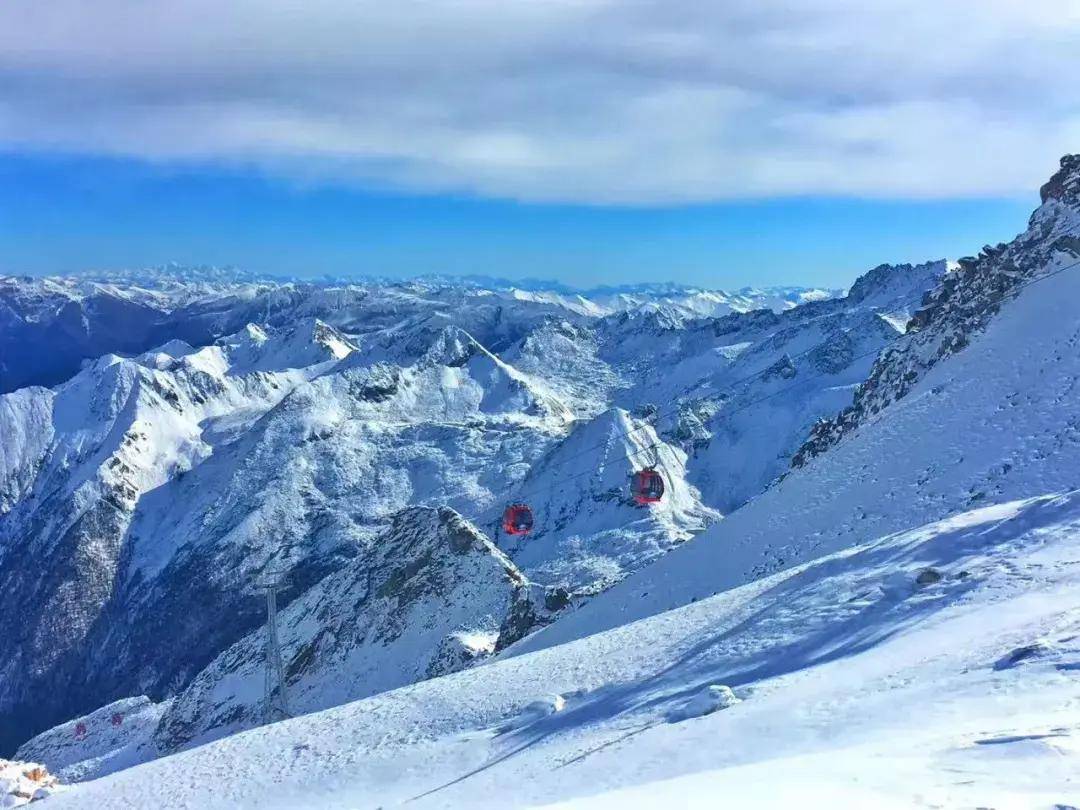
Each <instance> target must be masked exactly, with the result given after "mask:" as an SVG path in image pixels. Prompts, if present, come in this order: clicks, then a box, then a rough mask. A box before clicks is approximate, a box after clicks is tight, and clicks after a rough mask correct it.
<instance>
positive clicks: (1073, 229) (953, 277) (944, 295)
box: [792, 155, 1080, 467]
mask: <svg viewBox="0 0 1080 810" xmlns="http://www.w3.org/2000/svg"><path fill="white" fill-rule="evenodd" d="M1041 196H1042V200H1043V203H1042V205H1041V206H1040V207H1039V208H1038V209H1036V211H1035V212H1034V213H1033V214H1032V216H1031V219H1030V220H1029V222H1028V228H1027V230H1026V231H1025V232H1024V233H1022V234H1020V235H1019V236H1018V237H1017V238H1016V239H1014V240H1013V241H1012V242H1009V243H1007V244H1006V243H1002V244H999V245H996V246H989V245H988V246H986V247H984V248H983V249H982V251H981V252H980V253H979V255H978V256H976V257H969V258H964V259H961V260H960V262H959V264H958V267H957V268H956V269H955V270H953V271H952V272H950V273H948V274H947V275H946V276H945V277H944V278H943V279H942V281H941V283H940V284H939V285H938V286H937V287H935V288H934V289H933V290H931V291H930V292H929V293H928V294H927V295H926V297H925V298H924V299H923V302H922V306H921V307H920V308H919V310H918V311H917V312H915V314H914V316H913V317H912V319H911V322H910V323H909V324H908V328H907V334H906V335H905V337H904V338H902V339H901V340H900V341H898V342H897V343H896V344H895V345H893V346H890V347H889V348H887V349H886V350H885V351H884V352H883V353H882V355H881V356H880V357H879V358H878V360H877V361H876V362H875V363H874V365H873V367H872V368H871V370H870V374H869V376H868V378H867V379H866V381H865V382H864V383H862V384H861V385H860V386H859V387H858V388H857V389H856V391H855V396H854V401H853V402H852V404H851V405H850V406H849V407H847V408H845V409H844V410H843V411H841V412H840V413H839V414H837V415H836V416H835V417H833V418H831V419H824V420H821V421H819V422H818V423H817V424H815V425H814V427H813V429H812V430H811V433H810V436H809V438H808V439H807V440H806V441H805V442H804V443H803V445H802V446H801V447H800V448H799V450H798V452H796V453H795V455H794V456H793V457H792V466H794V467H801V466H803V465H805V464H806V463H807V462H809V461H810V459H812V458H814V457H815V456H818V455H820V454H821V453H824V452H825V451H827V450H828V449H829V448H830V447H832V446H833V445H835V444H836V443H837V442H839V441H840V440H841V439H843V438H844V436H846V435H847V434H849V433H850V432H852V431H853V430H856V429H857V428H858V427H859V426H860V425H862V424H863V423H864V422H865V421H866V420H868V419H870V418H872V417H873V416H874V415H875V414H877V413H879V412H880V411H881V410H882V409H884V408H887V407H888V406H889V405H891V404H892V403H893V402H896V401H897V400H899V399H901V398H903V397H904V396H906V395H907V393H908V392H909V391H910V390H911V389H912V388H913V387H914V385H915V384H916V383H917V382H918V381H919V380H920V379H921V378H922V376H923V375H924V374H925V373H926V372H927V371H928V370H929V369H930V368H933V367H934V366H935V365H936V364H937V363H939V362H941V361H942V360H943V359H945V358H946V357H949V356H950V355H953V354H955V353H956V352H959V351H962V350H963V349H964V348H965V347H966V346H967V345H968V344H969V343H970V342H971V341H972V340H973V339H975V337H976V335H978V333H979V332H981V331H982V330H983V329H984V328H985V327H986V325H987V323H989V322H990V320H991V319H993V318H994V316H995V315H996V314H997V312H998V311H999V310H1000V309H1001V307H1002V306H1003V305H1005V304H1006V303H1007V302H1008V300H1009V299H1010V297H1011V296H1012V295H1013V292H1014V290H1015V288H1017V287H1018V286H1019V285H1022V284H1024V283H1026V282H1028V281H1030V280H1032V279H1033V278H1035V277H1036V276H1038V275H1039V274H1040V273H1043V272H1046V271H1053V270H1054V268H1057V267H1062V266H1065V265H1067V264H1070V263H1072V262H1076V261H1077V260H1078V259H1080V155H1067V156H1065V157H1063V158H1062V159H1061V168H1060V169H1059V170H1058V172H1057V173H1056V174H1054V176H1053V177H1052V178H1051V179H1050V181H1049V182H1048V183H1046V185H1044V186H1043V187H1042V193H1041Z"/></svg>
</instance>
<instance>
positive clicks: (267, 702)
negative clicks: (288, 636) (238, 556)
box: [255, 571, 292, 723]
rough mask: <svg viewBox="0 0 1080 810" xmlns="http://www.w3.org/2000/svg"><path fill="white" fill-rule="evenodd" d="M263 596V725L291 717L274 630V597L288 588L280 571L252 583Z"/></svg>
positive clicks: (268, 573) (263, 575) (277, 641)
mask: <svg viewBox="0 0 1080 810" xmlns="http://www.w3.org/2000/svg"><path fill="white" fill-rule="evenodd" d="M255 585H256V587H257V588H258V589H259V590H260V591H262V592H263V593H265V594H266V682H265V695H264V698H263V723H276V722H277V721H278V720H285V719H287V718H289V717H292V715H291V714H290V713H289V699H288V695H287V694H286V692H285V667H284V665H283V664H282V663H281V643H280V641H279V640H278V629H277V594H278V591H282V590H284V589H285V588H287V587H288V586H289V582H288V578H287V577H286V575H285V572H284V571H266V572H264V573H263V574H262V576H261V577H260V578H259V580H258V581H256V583H255Z"/></svg>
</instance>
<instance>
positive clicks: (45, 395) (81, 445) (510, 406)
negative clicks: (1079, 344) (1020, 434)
mask: <svg viewBox="0 0 1080 810" xmlns="http://www.w3.org/2000/svg"><path fill="white" fill-rule="evenodd" d="M928 267H929V268H930V269H929V270H927V269H925V268H923V269H918V270H916V269H912V268H896V269H895V273H893V274H891V275H890V274H889V273H885V275H887V276H889V279H890V282H891V283H893V284H894V285H898V286H899V287H901V288H903V290H904V292H901V293H896V294H893V293H892V292H891V293H889V294H888V295H886V296H885V298H887V299H888V300H887V301H885V300H884V299H883V300H882V301H879V302H877V303H875V304H874V305H873V306H874V307H878V308H881V307H886V308H888V306H893V307H894V308H895V309H896V310H897V311H901V310H903V309H904V308H905V307H909V306H910V305H911V304H912V301H914V300H915V299H916V298H918V297H919V296H921V294H922V292H923V290H924V289H925V288H927V287H928V286H929V285H930V284H932V283H933V279H934V278H936V275H938V274H939V273H940V271H941V268H943V265H940V266H939V265H932V266H928ZM4 285H5V286H4V289H5V290H6V292H5V295H6V296H7V298H5V300H8V299H12V300H15V299H17V300H18V301H19V302H20V303H19V309H18V312H19V313H21V315H20V318H21V320H19V321H18V323H19V324H21V326H20V328H22V329H24V330H25V329H32V330H33V329H36V330H38V331H37V332H34V337H33V338H31V337H28V336H27V333H25V331H24V332H20V333H18V334H15V333H12V334H15V336H14V337H13V338H12V339H13V340H15V339H17V340H19V341H20V346H22V347H23V348H24V349H26V348H27V347H29V348H30V349H31V350H33V351H42V350H44V349H45V348H46V347H47V346H49V342H48V339H49V336H50V335H51V333H52V330H53V329H55V327H56V321H55V318H54V315H55V312H56V311H57V302H60V304H59V309H61V310H62V309H64V308H68V309H69V310H71V311H72V312H73V313H75V314H74V315H72V317H75V318H76V320H78V322H79V324H80V329H82V332H80V333H79V334H80V335H82V336H83V337H84V338H86V339H90V338H93V339H94V340H98V339H100V340H102V341H104V342H105V343H108V341H109V340H110V338H109V335H108V333H107V332H102V330H100V329H99V328H98V326H97V322H96V320H95V315H94V313H97V312H98V311H99V310H101V309H102V308H103V307H104V305H102V304H101V302H102V301H107V302H109V306H114V305H115V306H125V307H133V308H135V310H133V311H136V310H137V311H138V312H139V313H142V316H140V317H143V320H142V321H140V323H141V324H142V328H143V332H141V333H139V334H138V335H136V337H133V338H132V341H133V343H134V344H138V343H140V342H146V341H148V340H149V339H150V336H151V335H153V336H154V337H155V338H157V339H160V342H159V343H158V344H157V345H156V346H154V347H153V348H151V349H148V350H146V351H143V352H142V353H136V354H133V355H128V356H122V355H121V354H117V353H107V354H104V355H103V356H101V357H99V358H97V359H94V360H92V361H84V362H82V367H81V369H80V370H79V371H78V372H77V373H75V374H74V376H71V377H70V379H67V380H65V381H64V382H61V383H60V384H58V385H56V386H54V387H52V388H42V387H36V386H30V387H23V388H19V389H18V390H16V391H13V392H11V393H9V394H6V395H3V396H0V428H2V429H3V433H4V436H5V442H4V447H3V451H2V455H0V473H2V475H0V540H2V542H0V585H2V586H3V587H2V593H0V624H2V627H0V630H2V631H3V632H2V633H0V660H2V661H3V664H2V665H0V676H2V677H0V716H2V717H5V718H9V719H10V722H4V723H2V724H0V726H2V727H3V728H4V729H5V730H6V731H7V733H8V734H10V737H8V738H6V739H5V740H4V741H2V743H3V744H4V745H5V746H9V745H11V744H12V743H16V742H21V741H22V740H23V739H25V737H26V736H28V735H29V734H30V733H33V732H35V731H38V730H40V729H41V728H44V727H47V726H48V725H51V724H53V723H56V722H61V721H65V720H68V719H69V718H71V717H73V716H76V715H80V714H83V713H86V712H89V711H91V710H93V709H95V708H96V707H98V706H100V705H102V704H104V703H107V702H110V701H114V700H120V699H125V698H129V697H132V696H139V695H148V696H150V697H151V698H152V699H153V700H155V701H160V700H163V699H165V698H168V697H173V696H175V695H176V694H178V692H179V691H181V690H182V689H183V687H185V686H186V685H188V684H190V683H192V682H193V680H194V679H195V678H196V676H198V675H199V673H200V672H201V671H202V670H203V668H204V667H206V666H208V665H209V664H210V663H211V662H212V661H213V660H214V659H215V658H216V657H217V656H219V655H220V654H222V653H223V652H224V651H225V650H226V649H227V648H229V647H230V646H231V645H233V644H236V643H238V642H240V641H241V640H242V639H243V638H245V637H246V636H248V635H249V634H250V633H252V632H253V631H254V630H255V629H256V628H257V627H258V626H259V624H260V622H261V614H260V604H259V601H258V599H257V598H256V597H257V593H256V589H255V586H254V582H255V580H257V578H258V577H259V576H260V572H263V571H265V570H269V569H283V570H285V571H286V572H288V574H289V578H290V582H291V586H290V589H289V590H287V591H286V592H285V593H284V594H283V595H282V603H283V604H285V605H287V604H289V603H290V602H292V601H293V600H294V599H296V598H297V597H299V596H301V595H302V594H304V592H305V591H307V589H309V588H310V587H311V586H313V585H315V584H316V583H317V582H319V581H320V580H322V579H323V578H324V577H325V576H327V575H328V574H330V573H332V572H334V571H339V570H341V569H342V567H343V566H345V565H351V564H352V563H350V562H349V561H350V560H351V561H354V562H355V563H356V565H359V566H360V567H361V568H363V567H365V566H367V565H369V564H370V565H373V564H374V562H373V557H372V556H371V555H372V550H373V548H374V547H375V544H377V543H378V538H379V537H380V536H385V535H384V532H385V530H386V529H387V527H388V526H389V525H390V522H391V521H392V519H393V516H394V515H396V514H399V513H400V512H401V510H403V509H405V508H406V507H409V506H410V505H419V504H427V505H430V506H432V507H443V506H447V507H450V508H453V509H456V510H458V511H459V512H460V513H461V514H462V515H464V516H465V517H466V518H471V519H473V520H474V521H476V522H477V525H479V526H481V527H482V529H483V531H484V532H485V533H487V534H488V535H489V536H490V537H491V539H492V540H493V541H494V542H495V543H497V544H498V545H500V546H501V547H503V548H504V550H505V551H506V552H507V553H509V554H510V555H511V556H512V557H513V558H514V561H515V564H516V565H517V566H518V567H519V568H520V569H521V571H522V574H523V575H524V576H525V577H527V578H529V579H532V580H535V581H536V582H537V583H539V584H540V585H542V586H545V587H548V588H551V589H555V590H560V589H561V590H560V592H565V593H566V596H565V599H569V600H571V601H575V600H576V601H580V600H581V599H582V598H586V597H588V596H590V595H593V594H595V593H598V592H600V591H602V590H603V589H604V588H606V587H608V586H609V585H611V584H612V583H614V582H617V581H618V580H619V579H621V578H622V577H624V576H626V575H627V574H628V573H630V572H632V571H634V570H637V569H638V568H640V567H641V566H642V565H645V564H647V563H648V562H649V561H650V560H652V559H655V558H656V557H657V556H660V555H662V554H664V553H666V552H667V551H668V550H669V549H671V548H672V547H674V546H676V545H678V544H679V543H681V542H684V541H686V540H687V539H689V538H690V537H692V536H693V534H695V533H696V532H699V531H701V530H702V529H703V528H705V526H707V525H708V524H709V523H710V522H711V521H714V520H716V519H718V518H719V517H720V514H721V512H722V511H724V510H726V509H727V508H729V507H730V506H731V504H732V503H735V502H737V501H738V500H739V499H741V498H745V497H749V495H750V494H753V492H755V491H756V490H757V489H760V487H762V486H764V485H765V484H766V483H767V480H768V478H769V477H770V476H771V475H772V474H773V473H774V468H776V467H777V465H779V464H782V462H783V460H784V459H783V458H782V457H781V456H782V452H783V451H784V449H786V448H788V447H790V448H792V449H793V448H794V447H796V446H797V445H798V442H799V441H800V440H801V439H802V438H803V437H804V435H805V429H804V428H805V427H807V426H809V425H810V424H812V423H813V421H814V420H816V419H818V418H820V417H822V416H825V415H826V414H828V413H829V412H830V411H832V410H834V409H835V408H836V407H837V403H836V402H835V400H834V397H833V396H831V395H827V394H826V395H824V396H822V397H821V400H820V401H818V402H814V401H812V400H811V399H808V400H805V401H804V400H801V399H799V400H797V401H796V400H792V401H791V402H790V403H788V404H787V405H785V406H784V407H792V408H794V410H795V411H796V412H797V413H796V414H795V416H794V417H793V418H791V419H789V420H788V426H787V429H786V430H784V431H778V432H775V437H776V438H775V440H774V441H761V440H756V441H755V442H754V443H753V445H752V446H751V445H748V446H747V447H746V452H745V454H744V455H745V456H746V457H748V458H753V459H754V461H753V462H751V464H753V465H757V466H755V467H754V473H755V474H754V475H746V476H737V478H738V487H737V488H733V489H737V491H738V493H739V494H738V495H732V494H731V493H730V492H725V493H724V495H723V497H721V498H716V497H714V496H712V495H707V496H703V495H702V493H701V492H700V491H699V488H698V486H697V482H696V481H695V480H694V479H695V476H700V478H701V481H703V482H705V483H709V482H710V480H711V479H710V478H709V476H708V474H707V473H704V472H702V471H701V470H695V468H694V464H693V463H692V459H689V458H688V454H691V455H692V454H693V453H701V452H706V451H707V448H708V446H709V439H708V435H707V432H708V431H709V430H722V428H717V425H723V423H724V419H725V414H723V413H722V411H723V407H722V402H720V401H719V400H718V399H717V397H716V396H714V393H715V392H718V391H720V390H721V389H723V388H724V385H725V380H726V379H728V378H731V377H733V376H735V375H737V374H747V373H749V374H753V373H754V372H757V371H759V370H761V368H765V367H768V366H770V365H774V364H776V363H777V362H779V361H780V360H782V358H783V357H785V356H786V355H787V353H788V352H793V351H795V350H796V349H798V350H800V351H801V350H803V349H804V348H809V347H810V346H812V345H814V344H815V342H827V341H828V340H834V339H837V337H838V336H840V335H842V334H843V333H846V332H848V331H851V330H853V329H854V330H855V332H858V333H859V335H858V336H857V337H854V338H853V339H854V340H856V341H857V342H858V343H859V344H860V345H862V344H864V343H866V342H867V341H869V344H868V345H873V346H877V345H882V344H883V343H884V342H886V341H888V340H889V339H891V338H892V337H894V336H895V334H896V329H895V328H890V329H883V328H882V327H881V325H880V324H881V323H884V321H882V319H881V318H879V317H878V316H877V315H876V314H873V312H872V308H870V307H868V306H866V305H864V304H863V303H862V300H861V299H859V300H856V299H855V298H851V297H849V298H850V300H849V299H834V298H831V297H830V294H826V293H824V292H814V291H804V290H784V291H761V292H759V291H743V292H741V293H739V294H738V295H735V296H725V295H724V294H721V293H713V292H708V291H702V290H691V289H687V288H678V287H674V286H656V287H640V288H621V289H606V290H603V291H601V292H600V293H598V294H597V295H596V300H591V299H589V298H586V297H585V296H583V295H577V294H571V293H570V292H568V291H566V290H548V291H544V290H542V289H539V288H536V287H534V288H533V289H530V290H523V289H520V288H517V287H513V288H511V287H501V286H500V285H498V284H493V285H491V287H492V288H486V287H480V286H477V285H476V284H475V283H459V284H450V283H448V282H446V281H444V280H437V279H427V280H421V281H415V282H407V283H406V282H397V283H392V284H390V283H371V284H364V285H344V286H335V285H334V284H331V283H326V284H298V283H294V282H287V283H280V282H272V281H268V280H266V279H262V278H255V277H242V276H240V277H233V276H232V275H230V274H229V273H227V272H223V271H215V270H212V269H208V270H191V271H179V270H177V269H176V268H173V269H171V270H169V271H168V272H154V273H148V274H145V275H140V274H124V275H119V276H100V275H99V276H97V277H93V278H74V279H44V280H24V279H13V278H7V279H4ZM873 286H875V287H876V286H877V285H873ZM886 286H887V285H886ZM884 288H885V287H883V289H884ZM893 292H895V291H893ZM706 299H708V305H707V306H706V305H705V304H702V302H703V301H706ZM800 300H807V301H808V302H809V303H805V304H801V305H799V306H796V305H795V304H796V303H797V302H798V301H800ZM117 302H119V303H117ZM695 302H696V303H695ZM845 302H846V303H845ZM761 303H766V304H768V305H769V306H771V307H773V309H751V310H748V311H746V312H743V311H742V310H743V309H744V308H748V307H754V306H757V305H758V304H761ZM13 311H14V310H13ZM716 311H722V312H725V313H727V314H724V315H723V317H720V318H716V317H712V316H708V317H703V316H702V315H701V314H700V313H701V312H716ZM826 321H828V323H827V324H826V323H825V322H826ZM809 324H818V325H815V326H809ZM117 325H118V326H123V324H122V323H121V322H120V321H117ZM867 326H868V328H866V327H867ZM864 331H865V334H862V332H864ZM219 334H221V335H223V336H222V337H217V338H214V337H213V336H214V335H219ZM733 344H736V345H735V348H732V345H733ZM72 345H75V344H69V343H64V344H63V346H62V347H61V348H62V351H60V352H59V355H58V356H61V355H62V356H65V357H67V358H68V360H71V361H74V360H75V359H78V351H75V349H72V348H71V346H72ZM86 345H89V344H86ZM95 345H96V344H95ZM130 345H131V344H125V348H127V347H130ZM69 349H70V351H69ZM30 354H31V355H32V352H31V353H30ZM24 355H27V352H26V351H23V352H20V353H18V356H20V357H22V356H24ZM10 356H12V357H14V356H16V355H15V354H12V355H10ZM27 356H29V355H27ZM740 358H742V359H740ZM27 362H28V363H29V364H30V366H32V362H31V361H27ZM28 367H29V366H28ZM61 367H62V363H61V364H60V365H56V366H53V368H54V371H56V373H57V374H60V373H61V371H60V368H61ZM759 367H760V368H759ZM672 368H676V369H677V372H676V373H669V372H670V371H671V369H672ZM837 370H838V371H840V372H842V373H845V374H847V375H849V376H852V375H853V377H852V380H851V382H852V383H854V382H855V381H856V378H858V376H859V372H858V367H857V366H856V367H855V368H853V369H847V368H846V367H845V366H844V364H843V363H840V364H838V365H837ZM772 379H773V378H772V377H770V376H769V375H765V376H764V377H763V378H762V381H761V382H760V385H761V386H764V387H765V388H767V387H769V386H772V385H775V382H770V380H772ZM776 379H780V378H779V377H778V378H776ZM835 382H836V380H835V379H832V380H822V389H821V390H824V389H825V388H827V387H831V386H834V385H835ZM754 386H755V383H754V382H753V381H749V382H747V384H746V388H745V390H744V392H743V395H744V396H747V397H750V396H752V394H753V392H754V391H759V390H764V388H755V387H754ZM668 399H670V400H678V401H679V402H681V403H683V406H684V407H685V408H688V409H690V410H691V411H692V414H693V415H692V416H691V417H684V416H679V417H678V418H676V417H675V415H674V411H672V413H663V412H659V413H658V412H656V410H655V408H654V407H652V406H651V405H650V404H649V403H652V402H657V401H659V402H665V401H667V400H668ZM700 414H705V415H704V416H699V415H700ZM748 416H749V418H753V415H752V413H750V412H749V411H748ZM687 418H692V419H696V420H697V422H695V424H697V425H700V426H701V429H700V430H699V431H698V432H697V433H694V434H693V435H692V436H691V435H688V434H685V430H684V423H685V422H686V420H687ZM654 422H655V424H654ZM737 443H738V442H737V441H736V444H737ZM759 457H761V458H760V460H759ZM766 457H767V458H766ZM645 465H652V466H655V467H656V468H658V469H659V470H660V471H661V474H662V475H664V476H665V479H666V481H667V484H668V490H669V495H668V497H667V498H666V499H665V501H664V502H663V503H662V504H660V505H658V506H656V507H651V508H645V507H641V506H638V505H637V504H635V503H633V501H632V500H631V499H630V497H629V495H628V491H627V484H628V477H629V475H630V474H631V473H632V472H633V471H634V470H637V469H640V468H641V467H642V466H645ZM748 469H749V468H748ZM582 470H591V471H592V473H591V474H590V476H589V478H588V480H583V479H582V477H581V472H582ZM571 478H574V479H575V480H576V481H577V483H575V484H574V485H573V486H567V483H566V482H568V481H569V479H571ZM523 496H528V498H529V499H530V501H531V502H532V503H533V504H534V507H535V509H536V514H537V528H536V531H535V532H534V534H532V535H530V536H529V539H528V541H527V542H525V543H522V542H519V541H512V539H511V538H508V537H506V536H502V535H501V533H500V531H499V529H498V518H499V515H500V513H501V511H502V509H503V507H504V506H505V505H506V503H507V502H508V501H509V500H513V499H516V498H520V497H523ZM717 507H719V508H717ZM565 599H564V601H565ZM23 606H29V608H28V609H24V608H23ZM60 628H63V631H62V632H61V631H60ZM162 637H168V638H171V639H173V640H174V643H171V644H169V645H161V644H160V643H158V642H157V640H158V639H160V638H162ZM409 671H412V672H414V676H417V677H418V675H416V672H418V671H417V670H415V669H413V670H409ZM424 671H426V670H424ZM360 694H361V693H360V692H357V693H355V694H352V696H353V697H357V696H360ZM364 694H366V692H364ZM178 705H179V704H178ZM314 705H315V704H312V706H314ZM252 716H254V714H253V715H252ZM206 722H207V723H208V722H209V720H206Z"/></svg>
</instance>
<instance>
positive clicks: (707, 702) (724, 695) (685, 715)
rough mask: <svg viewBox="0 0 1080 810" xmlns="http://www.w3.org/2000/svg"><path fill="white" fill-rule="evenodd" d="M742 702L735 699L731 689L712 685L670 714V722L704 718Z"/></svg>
mask: <svg viewBox="0 0 1080 810" xmlns="http://www.w3.org/2000/svg"><path fill="white" fill-rule="evenodd" d="M740 702H741V701H740V700H739V699H738V698H737V697H735V693H734V692H732V691H731V687H729V686H723V685H721V684H710V685H709V686H706V687H705V688H704V689H702V690H701V691H699V692H698V693H697V694H696V695H694V696H693V697H692V698H690V700H688V701H687V702H686V703H684V704H683V705H682V706H680V707H679V708H677V709H675V710H673V711H672V712H671V713H670V714H668V720H669V721H670V722H672V723H678V722H681V721H683V720H689V719H690V718H691V717H704V716H705V715H707V714H712V713H713V712H716V711H720V709H728V708H730V707H732V706H734V705H735V704H736V703H740Z"/></svg>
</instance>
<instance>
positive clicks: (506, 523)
mask: <svg viewBox="0 0 1080 810" xmlns="http://www.w3.org/2000/svg"><path fill="white" fill-rule="evenodd" d="M502 527H503V531H504V532H506V533H507V534H528V533H529V532H531V531H532V527H533V513H532V509H530V508H529V507H528V506H526V505H525V504H523V503H515V504H512V505H510V506H508V507H506V511H505V512H503V522H502Z"/></svg>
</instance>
